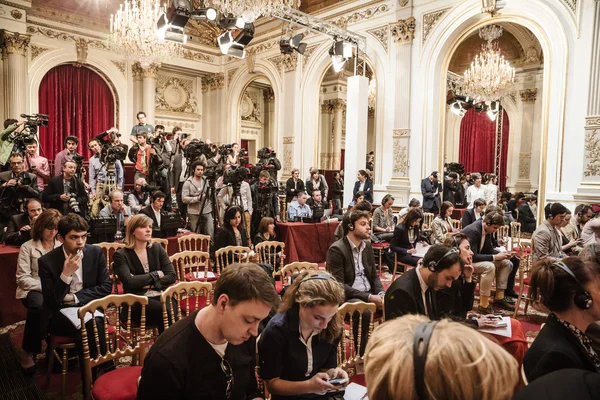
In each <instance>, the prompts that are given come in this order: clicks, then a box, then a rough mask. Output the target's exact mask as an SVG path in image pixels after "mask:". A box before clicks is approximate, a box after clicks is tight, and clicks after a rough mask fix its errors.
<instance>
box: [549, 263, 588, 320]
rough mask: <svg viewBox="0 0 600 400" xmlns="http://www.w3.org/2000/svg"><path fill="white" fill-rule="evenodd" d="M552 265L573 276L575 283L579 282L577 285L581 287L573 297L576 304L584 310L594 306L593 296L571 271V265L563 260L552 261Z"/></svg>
mask: <svg viewBox="0 0 600 400" xmlns="http://www.w3.org/2000/svg"><path fill="white" fill-rule="evenodd" d="M552 266H556V267H558V268H560V269H562V270H563V271H565V272H566V273H567V274H569V275H570V276H571V277H572V278H573V280H574V281H575V283H577V286H579V288H578V289H577V290H576V291H575V297H574V298H573V302H574V303H575V305H576V306H577V307H579V308H581V309H582V310H588V309H590V308H592V304H593V300H592V296H590V294H589V293H588V292H587V291H586V290H585V289H584V287H583V285H582V284H581V283H580V282H579V280H578V279H577V277H576V276H575V274H574V273H573V271H571V270H570V269H569V267H567V266H566V265H565V263H563V262H562V261H555V262H553V263H552Z"/></svg>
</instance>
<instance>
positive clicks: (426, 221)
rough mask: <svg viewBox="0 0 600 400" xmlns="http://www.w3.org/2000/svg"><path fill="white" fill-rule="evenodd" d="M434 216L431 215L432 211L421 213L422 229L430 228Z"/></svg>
mask: <svg viewBox="0 0 600 400" xmlns="http://www.w3.org/2000/svg"><path fill="white" fill-rule="evenodd" d="M434 218H435V215H433V213H428V212H426V213H423V229H431V223H432V222H433V219H434Z"/></svg>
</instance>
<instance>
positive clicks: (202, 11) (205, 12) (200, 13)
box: [190, 7, 217, 21]
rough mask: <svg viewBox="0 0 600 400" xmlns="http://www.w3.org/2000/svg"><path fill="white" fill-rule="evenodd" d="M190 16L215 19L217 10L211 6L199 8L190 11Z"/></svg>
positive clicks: (199, 18) (200, 18)
mask: <svg viewBox="0 0 600 400" xmlns="http://www.w3.org/2000/svg"><path fill="white" fill-rule="evenodd" d="M190 18H192V19H196V20H207V21H215V20H216V19H217V10H215V9H214V8H212V7H204V8H199V9H197V10H194V11H192V12H191V13H190Z"/></svg>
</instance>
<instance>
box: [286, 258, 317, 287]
mask: <svg viewBox="0 0 600 400" xmlns="http://www.w3.org/2000/svg"><path fill="white" fill-rule="evenodd" d="M303 271H309V272H310V271H315V272H319V265H318V264H317V263H310V262H302V261H295V262H293V263H290V264H288V265H286V266H284V267H283V268H281V270H279V274H280V275H281V281H282V282H284V285H289V284H290V282H291V277H292V275H293V274H295V273H296V274H298V273H300V272H303Z"/></svg>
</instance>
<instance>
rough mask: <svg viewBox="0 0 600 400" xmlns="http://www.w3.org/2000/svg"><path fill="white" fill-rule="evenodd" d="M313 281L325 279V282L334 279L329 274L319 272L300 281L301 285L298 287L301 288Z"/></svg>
mask: <svg viewBox="0 0 600 400" xmlns="http://www.w3.org/2000/svg"><path fill="white" fill-rule="evenodd" d="M312 279H323V280H328V281H329V280H332V279H333V277H332V276H331V275H329V274H326V273H324V272H319V273H318V274H314V275H308V276H307V277H306V278H304V279H302V280H301V281H300V284H299V285H298V286H300V285H302V284H303V283H304V282H306V281H310V280H312Z"/></svg>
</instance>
